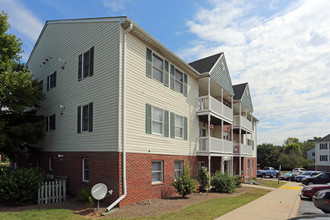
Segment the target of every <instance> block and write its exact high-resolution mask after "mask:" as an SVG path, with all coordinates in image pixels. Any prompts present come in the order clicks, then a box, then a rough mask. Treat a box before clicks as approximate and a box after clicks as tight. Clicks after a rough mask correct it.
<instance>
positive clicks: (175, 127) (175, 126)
mask: <svg viewBox="0 0 330 220" xmlns="http://www.w3.org/2000/svg"><path fill="white" fill-rule="evenodd" d="M176 117H180V118H182V120H181V121H182V125H181V126H182V127H180V126H179V125H177V124H176V123H177V121H178V120H176ZM177 128H179V129H181V130H182V132H181V135H182V136H181V137H180V136H177V135H176V129H177ZM183 136H184V117H183V116H180V115H177V114H174V137H175V138H178V139H183Z"/></svg>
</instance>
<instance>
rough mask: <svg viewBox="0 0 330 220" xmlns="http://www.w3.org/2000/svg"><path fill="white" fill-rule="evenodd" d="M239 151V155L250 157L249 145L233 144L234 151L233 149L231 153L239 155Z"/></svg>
mask: <svg viewBox="0 0 330 220" xmlns="http://www.w3.org/2000/svg"><path fill="white" fill-rule="evenodd" d="M240 151H241V155H242V154H245V155H252V146H250V145H246V144H241V145H240V144H238V143H235V144H234V149H233V153H234V154H239V153H240Z"/></svg>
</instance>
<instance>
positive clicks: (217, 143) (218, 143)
mask: <svg viewBox="0 0 330 220" xmlns="http://www.w3.org/2000/svg"><path fill="white" fill-rule="evenodd" d="M209 142H210V149H209ZM198 152H200V153H228V154H232V153H233V142H231V141H227V140H223V139H219V138H214V137H199V144H198Z"/></svg>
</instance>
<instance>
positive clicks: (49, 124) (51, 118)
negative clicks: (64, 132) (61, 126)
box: [46, 114, 56, 131]
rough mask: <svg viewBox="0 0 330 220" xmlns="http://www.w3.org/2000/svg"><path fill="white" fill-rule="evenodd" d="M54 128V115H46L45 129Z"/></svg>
mask: <svg viewBox="0 0 330 220" xmlns="http://www.w3.org/2000/svg"><path fill="white" fill-rule="evenodd" d="M55 128H56V115H55V114H53V115H51V116H47V117H46V131H52V130H55Z"/></svg>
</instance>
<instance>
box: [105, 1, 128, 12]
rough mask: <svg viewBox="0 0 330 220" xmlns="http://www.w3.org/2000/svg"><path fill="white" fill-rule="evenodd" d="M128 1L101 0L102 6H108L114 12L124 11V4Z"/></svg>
mask: <svg viewBox="0 0 330 220" xmlns="http://www.w3.org/2000/svg"><path fill="white" fill-rule="evenodd" d="M129 2H130V0H102V3H103V6H104V7H109V8H111V9H112V10H113V11H115V12H118V11H124V10H125V9H126V7H125V5H126V4H127V3H129Z"/></svg>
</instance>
